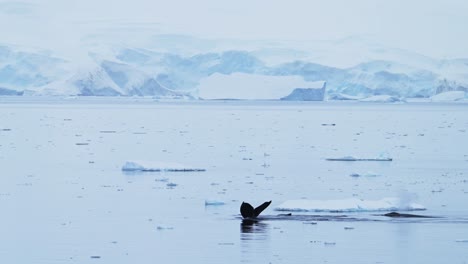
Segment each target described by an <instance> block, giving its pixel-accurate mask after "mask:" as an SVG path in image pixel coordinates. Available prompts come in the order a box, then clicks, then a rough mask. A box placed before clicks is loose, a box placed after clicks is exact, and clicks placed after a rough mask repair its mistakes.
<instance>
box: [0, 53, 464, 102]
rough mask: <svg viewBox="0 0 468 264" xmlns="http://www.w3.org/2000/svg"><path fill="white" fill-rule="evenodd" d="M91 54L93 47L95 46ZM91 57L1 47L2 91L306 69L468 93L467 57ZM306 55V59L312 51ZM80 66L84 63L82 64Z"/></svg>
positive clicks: (195, 81)
mask: <svg viewBox="0 0 468 264" xmlns="http://www.w3.org/2000/svg"><path fill="white" fill-rule="evenodd" d="M90 54H91V53H90ZM111 54H112V55H107V57H105V58H97V57H98V56H93V55H89V56H90V61H92V63H91V64H89V65H87V66H86V67H81V68H80V67H78V66H77V65H74V62H73V61H68V60H66V59H64V58H58V57H56V56H53V55H51V54H50V53H47V52H42V51H22V50H21V49H18V48H15V47H9V46H0V95H81V96H153V97H155V98H196V94H197V93H196V91H194V89H196V87H197V85H199V84H200V82H201V80H203V79H204V78H207V77H209V76H211V75H212V74H214V73H220V74H227V75H229V74H232V73H247V74H257V75H268V76H301V77H302V78H303V79H304V80H306V81H326V82H327V94H328V95H329V96H330V97H335V98H336V96H334V95H337V94H340V95H346V96H351V97H353V96H357V97H369V96H374V95H390V96H395V97H399V98H408V97H423V98H427V97H431V96H433V95H436V94H439V93H442V92H447V91H463V92H465V95H466V94H467V93H468V59H454V60H435V59H429V58H423V59H420V58H419V57H417V56H415V59H413V60H411V58H409V59H408V58H406V59H405V61H402V62H400V61H392V60H370V61H366V62H363V63H359V64H357V65H355V66H352V67H347V68H338V67H331V66H326V65H322V64H318V63H314V62H313V61H310V59H308V60H293V61H288V62H282V63H279V64H274V65H271V64H270V65H267V64H266V63H265V62H264V61H263V60H262V57H261V55H258V54H261V53H260V52H259V51H258V50H256V51H245V50H226V51H220V52H205V53H197V54H194V55H180V54H176V53H171V52H161V51H153V50H150V49H141V48H128V47H125V48H119V49H115V48H114V49H113V52H111ZM306 59H307V58H306ZM78 69H79V70H78Z"/></svg>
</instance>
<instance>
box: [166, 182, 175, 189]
mask: <svg viewBox="0 0 468 264" xmlns="http://www.w3.org/2000/svg"><path fill="white" fill-rule="evenodd" d="M166 186H167V188H170V189H172V188H174V187H177V183H173V182H170V183H168V184H166Z"/></svg>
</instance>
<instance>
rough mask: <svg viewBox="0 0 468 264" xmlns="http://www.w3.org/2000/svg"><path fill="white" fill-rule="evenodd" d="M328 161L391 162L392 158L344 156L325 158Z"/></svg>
mask: <svg viewBox="0 0 468 264" xmlns="http://www.w3.org/2000/svg"><path fill="white" fill-rule="evenodd" d="M326 160H328V161H392V160H393V159H392V158H388V157H378V158H356V157H353V156H344V157H340V158H327V159H326Z"/></svg>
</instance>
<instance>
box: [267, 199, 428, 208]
mask: <svg viewBox="0 0 468 264" xmlns="http://www.w3.org/2000/svg"><path fill="white" fill-rule="evenodd" d="M275 210H277V211H293V212H380V211H417V210H426V208H425V207H424V206H423V205H420V204H417V203H413V202H408V201H404V200H402V199H400V198H396V197H389V198H383V199H380V200H361V199H357V198H350V199H341V200H305V199H304V200H289V201H285V202H284V203H282V204H280V205H278V207H276V209H275Z"/></svg>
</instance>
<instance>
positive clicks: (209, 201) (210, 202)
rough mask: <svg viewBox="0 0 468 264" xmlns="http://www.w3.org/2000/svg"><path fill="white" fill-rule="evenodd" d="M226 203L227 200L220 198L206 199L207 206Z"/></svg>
mask: <svg viewBox="0 0 468 264" xmlns="http://www.w3.org/2000/svg"><path fill="white" fill-rule="evenodd" d="M225 204H226V203H225V202H223V201H219V200H205V206H219V205H225Z"/></svg>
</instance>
